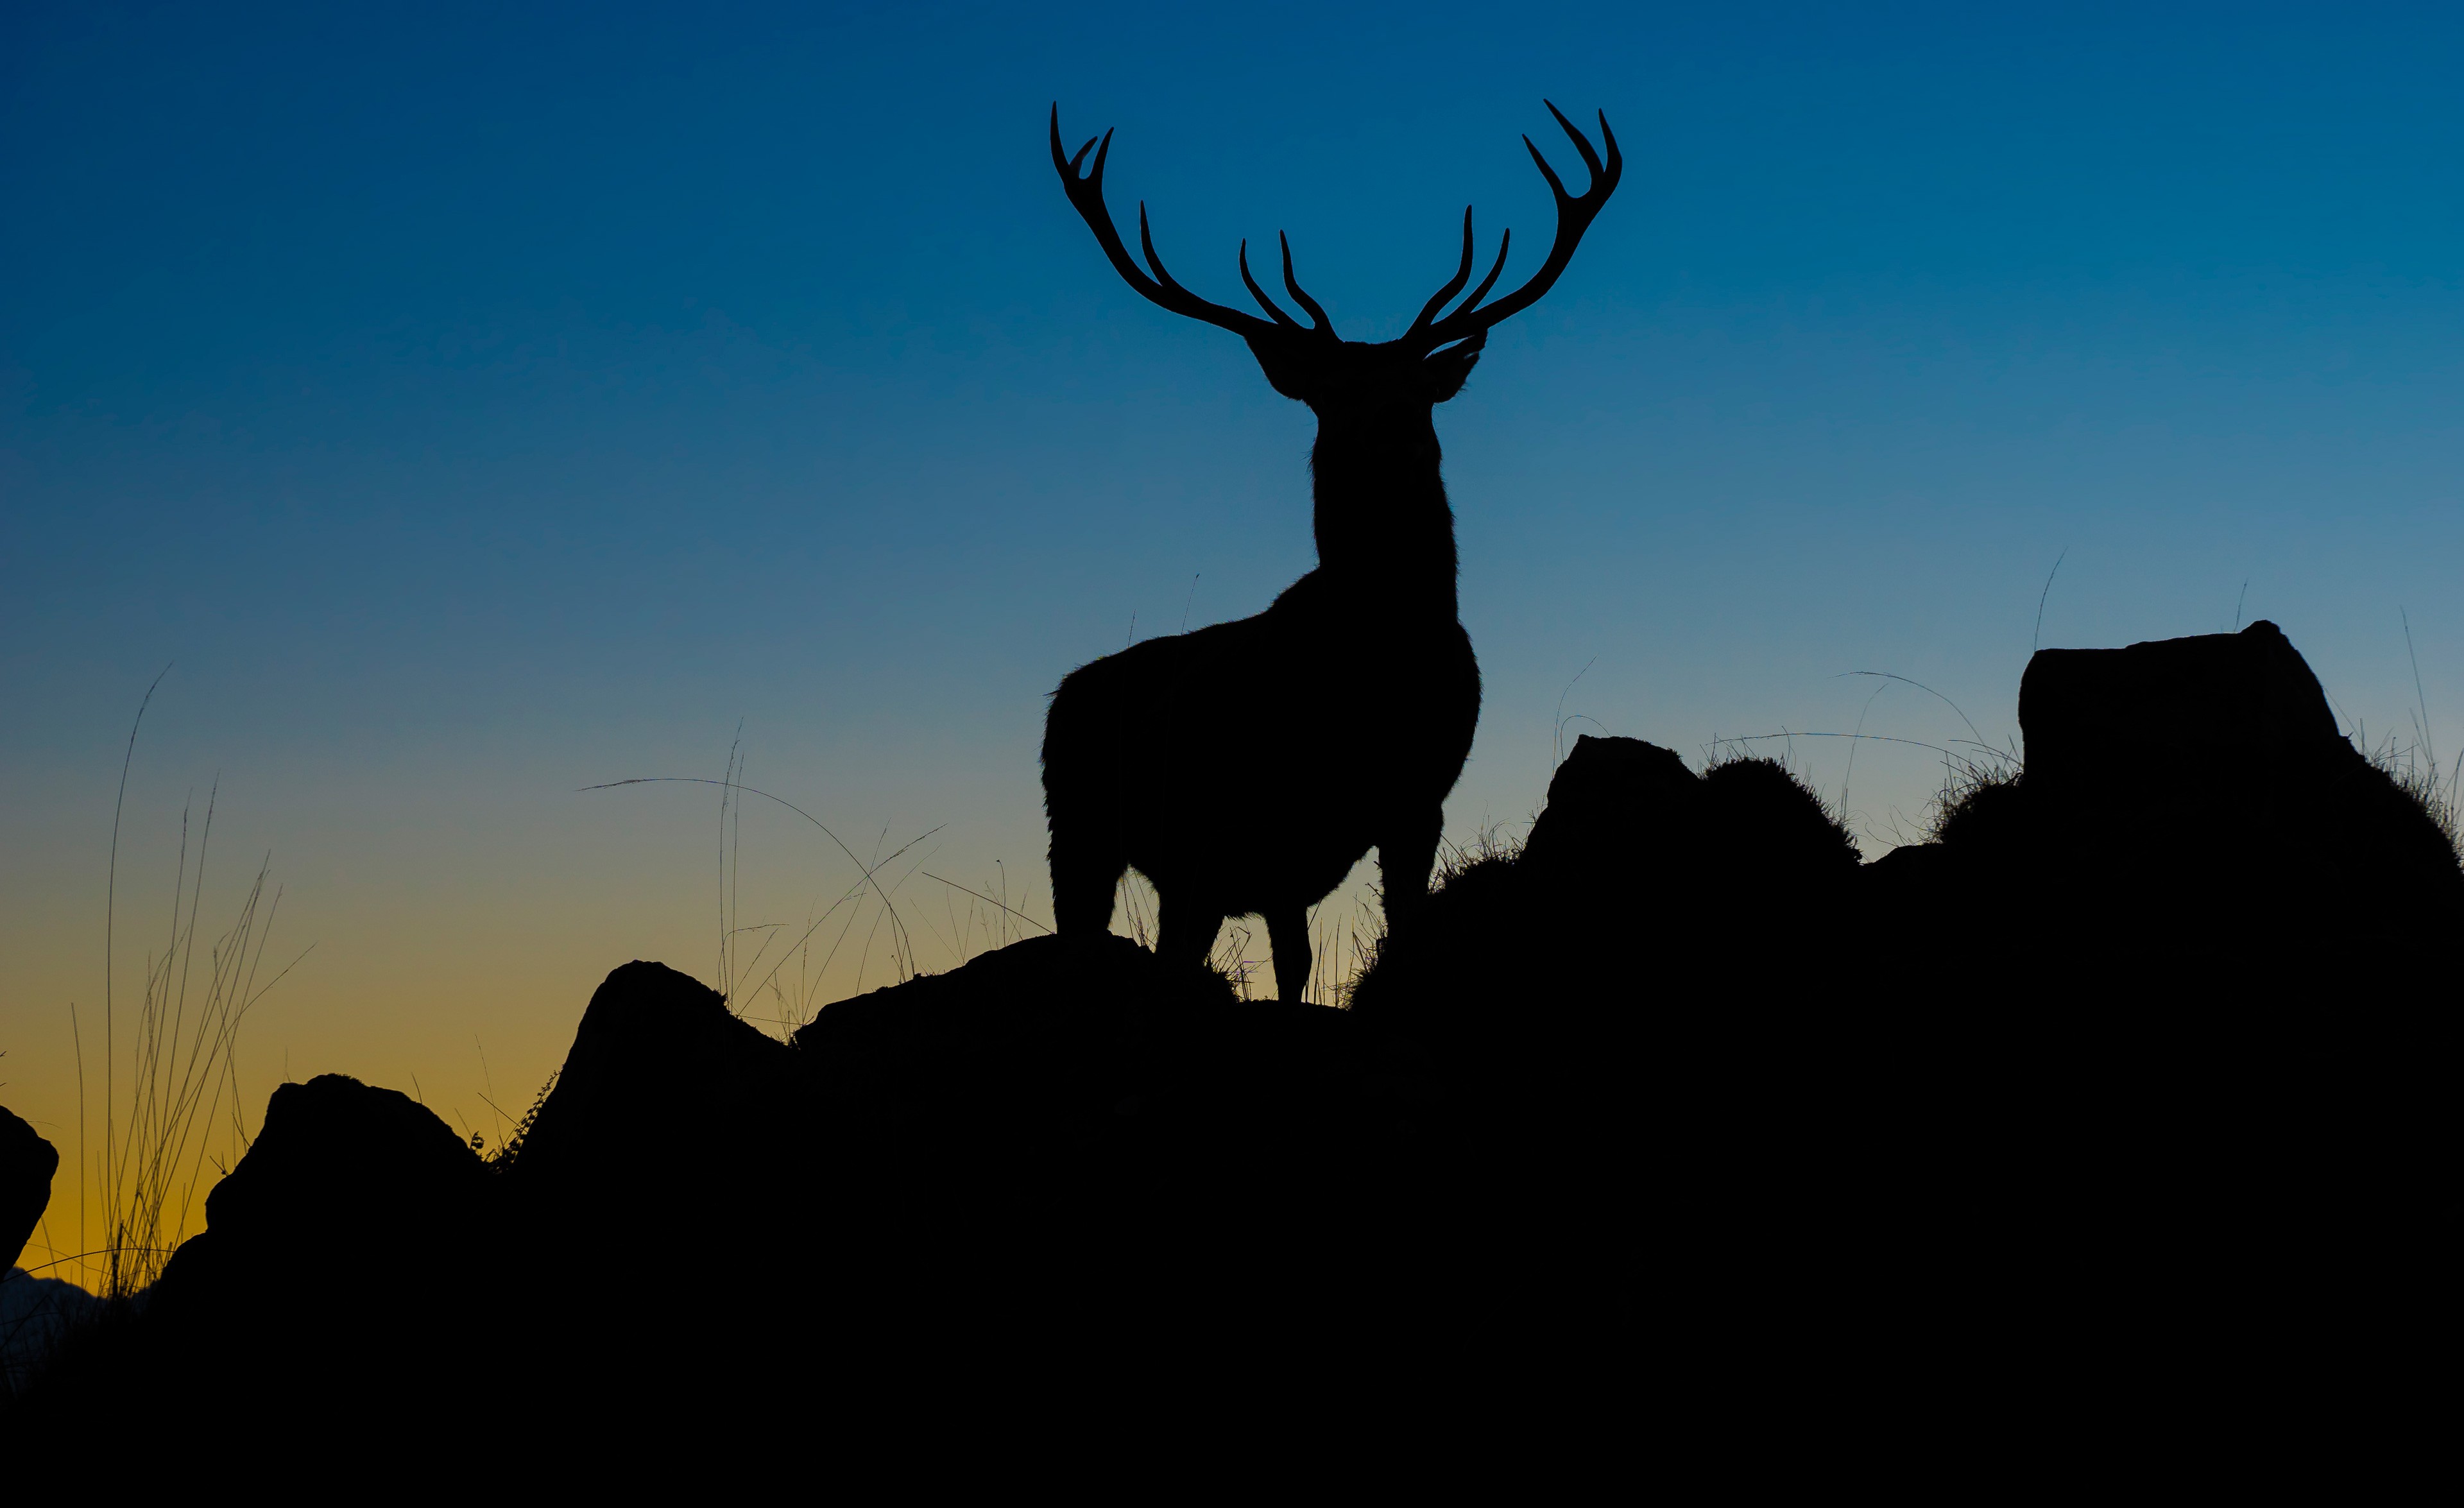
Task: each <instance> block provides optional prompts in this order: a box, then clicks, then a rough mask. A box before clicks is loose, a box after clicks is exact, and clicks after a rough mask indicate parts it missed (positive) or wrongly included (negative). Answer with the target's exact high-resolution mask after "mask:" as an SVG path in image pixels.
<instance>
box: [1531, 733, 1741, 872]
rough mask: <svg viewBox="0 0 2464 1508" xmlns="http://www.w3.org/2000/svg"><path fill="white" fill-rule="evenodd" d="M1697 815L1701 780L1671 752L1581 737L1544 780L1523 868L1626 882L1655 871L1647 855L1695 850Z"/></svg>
mask: <svg viewBox="0 0 2464 1508" xmlns="http://www.w3.org/2000/svg"><path fill="white" fill-rule="evenodd" d="M1702 818H1703V782H1702V781H1701V779H1700V778H1699V777H1697V776H1696V775H1695V773H1694V772H1693V771H1692V770H1690V769H1687V768H1686V767H1685V762H1684V761H1683V759H1681V758H1679V757H1678V755H1677V752H1676V750H1674V749H1664V748H1661V746H1660V745H1659V744H1657V743H1644V742H1643V741H1642V740H1640V739H1623V738H1595V737H1594V736H1593V735H1591V734H1588V733H1587V734H1584V735H1583V736H1582V737H1580V738H1578V739H1576V740H1574V748H1573V753H1571V754H1568V755H1567V756H1566V762H1565V763H1564V764H1562V765H1558V766H1557V773H1556V774H1554V775H1553V776H1551V777H1550V780H1549V804H1548V806H1547V807H1546V808H1544V809H1542V811H1541V813H1540V818H1539V820H1538V821H1536V822H1534V823H1533V824H1532V825H1531V835H1530V837H1529V838H1528V839H1526V840H1525V842H1524V845H1523V856H1522V864H1523V866H1524V868H1525V872H1526V873H1527V874H1539V873H1542V872H1548V873H1551V874H1553V875H1558V876H1563V877H1564V878H1565V879H1567V880H1569V881H1572V880H1574V879H1576V878H1577V877H1580V876H1597V877H1600V878H1608V877H1611V876H1617V875H1618V874H1619V873H1620V872H1622V874H1623V876H1624V877H1625V878H1626V879H1627V880H1628V881H1632V880H1633V879H1635V878H1637V877H1639V876H1640V875H1641V874H1643V873H1644V872H1645V870H1646V868H1648V867H1655V866H1653V859H1652V855H1655V854H1661V853H1663V852H1665V851H1667V850H1669V849H1671V848H1676V849H1678V850H1681V851H1690V850H1691V849H1693V848H1694V847H1696V846H1697V845H1698V844H1699V842H1700V838H1701V824H1702Z"/></svg>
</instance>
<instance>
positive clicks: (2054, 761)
mask: <svg viewBox="0 0 2464 1508" xmlns="http://www.w3.org/2000/svg"><path fill="white" fill-rule="evenodd" d="M2019 727H2020V730H2021V732H2022V733H2023V734H2024V736H2025V737H2026V740H2027V749H2028V779H2029V781H2030V782H2031V783H2032V784H2034V785H2035V786H2037V787H2039V788H2041V789H2053V788H2057V787H2058V788H2062V789H2079V790H2087V791H2094V792H2095V793H2097V794H2099V795H2101V796H2104V797H2107V798H2111V799H2120V800H2123V801H2127V802H2130V803H2131V804H2132V805H2138V804H2140V802H2141V801H2142V800H2143V799H2160V800H2171V799H2180V798H2182V797H2185V796H2196V795H2198V794H2199V793H2200V792H2203V791H2206V790H2211V789H2212V788H2214V787H2215V785H2216V784H2218V783H2219V781H2218V777H2222V780H2223V781H2224V782H2226V783H2231V784H2237V785H2238V784H2250V783H2255V781H2257V780H2260V779H2268V778H2274V777H2276V776H2277V775H2278V774H2279V773H2284V774H2291V773H2296V772H2309V771H2313V770H2316V769H2320V768H2323V767H2329V766H2333V765H2338V764H2343V763H2346V762H2348V761H2350V760H2355V759H2358V758H2359V756H2358V755H2356V754H2355V753H2354V750H2353V747H2352V745H2351V744H2349V743H2345V742H2344V740H2343V737H2342V736H2341V735H2339V734H2338V733H2337V731H2336V716H2335V713H2334V712H2333V711H2332V710H2330V709H2329V707H2328V705H2327V696H2326V693H2325V692H2323V691H2322V690H2321V689H2320V686H2319V677H2318V676H2315V675H2313V674H2311V671H2310V666H2309V663H2308V662H2307V661H2305V660H2304V659H2302V657H2301V655H2300V654H2299V651H2297V650H2295V649H2294V647H2293V644H2292V641H2290V640H2288V639H2287V638H2285V636H2284V632H2283V631H2282V630H2280V629H2278V628H2277V626H2276V625H2275V624H2273V623H2269V622H2267V621H2265V620H2263V619H2262V620H2261V621H2259V622H2256V623H2254V624H2252V625H2251V626H2250V627H2249V628H2246V629H2244V630H2242V631H2241V632H2239V633H2201V634H2194V635H2192V636H2190V637H2189V638H2180V639H2157V640H2153V641H2151V642H2147V643H2143V644H2133V645H2130V646H2129V647H2127V648H2125V649H2118V650H2039V651H2037V652H2036V654H2035V656H2034V657H2033V658H2031V659H2030V660H2029V661H2028V669H2027V673H2026V674H2025V675H2024V676H2021V677H2020V681H2019ZM2187 771H2198V772H2199V773H2200V774H2201V776H2202V777H2203V778H2201V779H2197V780H2182V779H2178V778H2167V776H2172V775H2175V774H2177V773H2179V772H2187Z"/></svg>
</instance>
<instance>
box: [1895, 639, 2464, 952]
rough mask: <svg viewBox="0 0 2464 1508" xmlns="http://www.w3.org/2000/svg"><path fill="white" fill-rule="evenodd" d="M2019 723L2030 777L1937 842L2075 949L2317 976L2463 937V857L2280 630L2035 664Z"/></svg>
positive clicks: (2042, 659)
mask: <svg viewBox="0 0 2464 1508" xmlns="http://www.w3.org/2000/svg"><path fill="white" fill-rule="evenodd" d="M2019 725H2020V729H2021V732H2022V734H2023V736H2024V737H2025V740H2026V749H2027V765H2026V767H2025V770H2024V772H2023V773H2022V774H2021V776H2020V777H2019V778H2018V779H2017V780H2016V781H2014V782H2011V783H2008V784H2005V785H2000V786H1995V787H1988V788H1987V789H1984V790H1981V791H1979V792H1978V793H1977V794H1976V797H1975V798H1974V799H1972V800H1970V801H1969V802H1968V803H1966V804H1965V805H1963V806H1962V807H1961V808H1959V809H1955V810H1954V811H1953V812H1952V813H1951V814H1950V817H1949V820H1947V821H1946V823H1945V824H1944V830H1943V835H1942V840H1943V842H1944V844H1945V845H1946V846H1947V847H1949V848H1951V849H1953V850H1955V851H1957V852H1959V853H1961V854H1963V855H1965V857H1966V858H1967V859H1968V860H1969V867H1970V869H1971V871H1972V872H1974V873H1975V874H1977V875H1980V876H1989V878H1988V879H1987V881H1986V882H1987V883H1990V884H1991V887H1992V888H1994V889H1996V890H1999V891H2000V892H2002V893H2003V894H2004V896H2005V897H2006V898H2009V899H2011V900H2013V901H2014V902H2016V903H2017V904H2018V905H2019V906H2020V907H2022V908H2024V909H2026V910H2031V911H2040V912H2042V913H2044V915H2045V918H2046V920H2045V921H2044V922H2043V924H2042V925H2043V927H2044V928H2052V929H2056V930H2066V931H2068V932H2069V933H2071V934H2072V935H2073V936H2074V937H2075V938H2077V939H2078V940H2079V941H2078V942H2076V943H2073V944H2068V946H2070V947H2071V948H2072V950H2073V951H2077V949H2078V947H2079V945H2081V944H2084V945H2085V946H2086V948H2087V949H2088V951H2089V952H2091V953H2099V952H2106V951H2110V950H2111V949H2110V947H2109V946H2107V944H2108V943H2111V944H2112V945H2116V946H2120V947H2122V948H2123V949H2124V950H2125V951H2130V952H2133V953H2147V952H2149V951H2150V950H2153V951H2154V952H2157V953H2161V954H2162V955H2164V956H2165V961H2166V963H2167V966H2171V965H2188V966H2189V967H2191V968H2192V969H2194V970H2196V969H2199V968H2205V967H2209V966H2211V965H2210V964H2209V963H2208V962H2206V960H2208V959H2209V957H2210V955H2213V954H2215V953H2216V951H2217V950H2218V949H2223V950H2225V952H2226V953H2227V954H2230V955H2232V956H2231V957H2230V958H2225V959H2220V960H2219V962H2223V963H2233V964H2236V965H2239V964H2246V963H2251V962H2254V961H2255V960H2256V959H2258V958H2261V957H2265V958H2275V959H2277V961H2278V963H2279V964H2280V963H2281V962H2282V958H2283V951H2284V949H2285V948H2286V947H2287V946H2288V945H2295V946H2299V948H2300V949H2302V950H2303V951H2304V952H2305V955H2306V957H2305V960H2304V966H2305V967H2310V968H2314V969H2315V968H2322V967H2331V966H2335V965H2334V962H2333V961H2334V960H2335V959H2336V957H2337V955H2338V954H2340V953H2341V952H2342V951H2343V949H2344V948H2345V947H2346V946H2348V945H2349V944H2350V943H2351V942H2354V941H2356V940H2357V939H2358V938H2360V937H2365V936H2389V937H2391V936H2394V935H2396V934H2399V933H2402V932H2404V931H2406V930H2407V929H2410V928H2418V927H2421V926H2424V925H2430V926H2433V927H2435V928H2436V929H2438V930H2439V931H2441V932H2446V931H2449V930H2451V929H2453V927H2454V926H2455V925H2456V920H2457V919H2456V917H2455V915H2454V913H2455V912H2456V910H2457V908H2458V907H2464V870H2459V869H2458V867H2457V863H2456V857H2455V851H2454V848H2453V844H2452V843H2451V842H2450V841H2449V839H2448V837H2447V835H2446V834H2445V833H2444V832H2441V831H2440V829H2439V826H2438V823H2437V822H2436V820H2435V819H2434V818H2432V817H2431V815H2430V813H2429V812H2427V811H2426V810H2425V809H2423V807H2422V805H2421V804H2420V802H2418V801H2417V800H2415V799H2414V798H2413V797H2412V796H2411V795H2409V793H2407V792H2406V791H2405V790H2403V789H2402V788H2401V787H2398V786H2397V785H2396V783H2395V782H2394V781H2393V780H2392V779H2391V778H2390V777H2389V776H2388V775H2387V773H2386V772H2385V771H2383V770H2380V769H2378V768H2376V767H2375V766H2373V765H2371V764H2370V762H2369V761H2368V760H2367V759H2365V758H2364V757H2363V755H2362V754H2361V752H2360V751H2358V750H2357V749H2355V748H2354V747H2353V745H2352V743H2350V742H2348V741H2347V740H2345V739H2344V738H2343V736H2341V735H2340V734H2339V733H2338V732H2337V728H2336V718H2335V714H2334V712H2333V711H2332V710H2331V709H2330V707H2329V706H2328V703H2327V699H2326V696H2325V694H2324V692H2322V691H2321V689H2320V685H2319V679H2318V677H2317V676H2315V675H2313V674H2312V673H2311V670H2310V667H2309V665H2308V664H2307V663H2306V662H2304V661H2303V659H2302V658H2301V655H2300V654H2299V652H2297V651H2296V650H2295V649H2294V647H2293V645H2292V644H2291V643H2290V642H2289V641H2288V640H2287V639H2286V638H2285V636H2284V634H2283V633H2282V632H2280V631H2279V630H2278V629H2277V627H2276V625H2275V624H2273V623H2267V622H2259V623H2254V624H2252V625H2251V626H2250V627H2249V628H2247V629H2245V630H2243V631H2242V632H2239V633H2210V634H2200V635H2195V636H2192V637H2189V638H2179V639H2163V640H2158V641H2155V642H2151V643H2144V644H2133V645H2130V646H2129V647H2127V648H2125V649H2119V650H2042V651H2039V652H2038V653H2037V654H2036V655H2035V658H2034V659H2032V660H2031V661H2030V662H2029V665H2028V671H2027V675H2026V676H2025V677H2024V678H2023V679H2022V681H2021V682H2020V688H2019ZM2259 939H2265V940H2267V941H2266V943H2265V946H2264V948H2263V951H2262V953H2261V954H2258V955H2253V954H2251V953H2250V952H2249V948H2250V947H2251V945H2253V944H2254V943H2255V942H2256V941H2257V940H2259ZM2265 972H2266V965H2260V973H2261V977H2264V974H2265ZM2322 982H2323V981H2322Z"/></svg>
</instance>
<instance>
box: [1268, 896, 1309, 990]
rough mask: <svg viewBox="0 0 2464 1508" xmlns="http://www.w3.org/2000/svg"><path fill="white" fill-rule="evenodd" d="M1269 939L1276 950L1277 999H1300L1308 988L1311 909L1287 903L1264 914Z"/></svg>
mask: <svg viewBox="0 0 2464 1508" xmlns="http://www.w3.org/2000/svg"><path fill="white" fill-rule="evenodd" d="M1265 919H1266V941H1267V942H1270V943H1272V944H1273V945H1274V949H1275V998H1277V999H1279V1000H1284V1001H1298V1000H1302V999H1304V998H1306V997H1307V994H1308V991H1309V965H1311V964H1312V963H1313V962H1314V960H1313V959H1312V958H1311V956H1310V952H1309V908H1308V907H1306V906H1286V907H1281V908H1279V909H1277V910H1273V911H1269V912H1266V913H1265Z"/></svg>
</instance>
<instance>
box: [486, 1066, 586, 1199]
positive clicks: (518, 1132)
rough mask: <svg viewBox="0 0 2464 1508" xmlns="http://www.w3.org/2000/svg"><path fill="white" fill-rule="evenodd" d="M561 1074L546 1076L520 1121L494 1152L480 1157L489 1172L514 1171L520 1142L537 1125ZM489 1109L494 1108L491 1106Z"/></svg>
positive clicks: (502, 1139) (519, 1158) (500, 1141)
mask: <svg viewBox="0 0 2464 1508" xmlns="http://www.w3.org/2000/svg"><path fill="white" fill-rule="evenodd" d="M563 1072H564V1070H562V1069H561V1068H560V1069H558V1070H557V1071H556V1072H555V1073H553V1074H550V1075H548V1076H547V1082H546V1083H544V1084H541V1085H539V1094H538V1096H537V1097H536V1098H533V1099H532V1100H531V1107H530V1108H529V1109H528V1110H525V1111H523V1112H522V1114H521V1119H520V1120H516V1121H515V1122H514V1129H513V1130H512V1131H511V1132H510V1133H508V1134H507V1135H505V1136H504V1137H502V1138H501V1139H500V1140H498V1142H496V1149H495V1151H493V1152H489V1153H485V1154H483V1155H482V1156H481V1158H480V1161H481V1162H482V1163H483V1164H486V1166H487V1169H488V1171H489V1172H491V1173H510V1172H512V1171H513V1170H514V1164H517V1163H518V1162H519V1161H520V1160H521V1155H522V1142H524V1141H526V1140H528V1139H529V1137H530V1134H531V1127H533V1126H535V1125H537V1124H539V1112H540V1111H541V1110H544V1109H546V1108H547V1097H548V1096H549V1095H550V1094H552V1093H554V1092H555V1090H556V1081H557V1079H558V1077H559V1076H561V1075H562V1074H563ZM491 1108H494V1107H493V1106H491ZM473 1150H476V1148H473Z"/></svg>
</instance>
